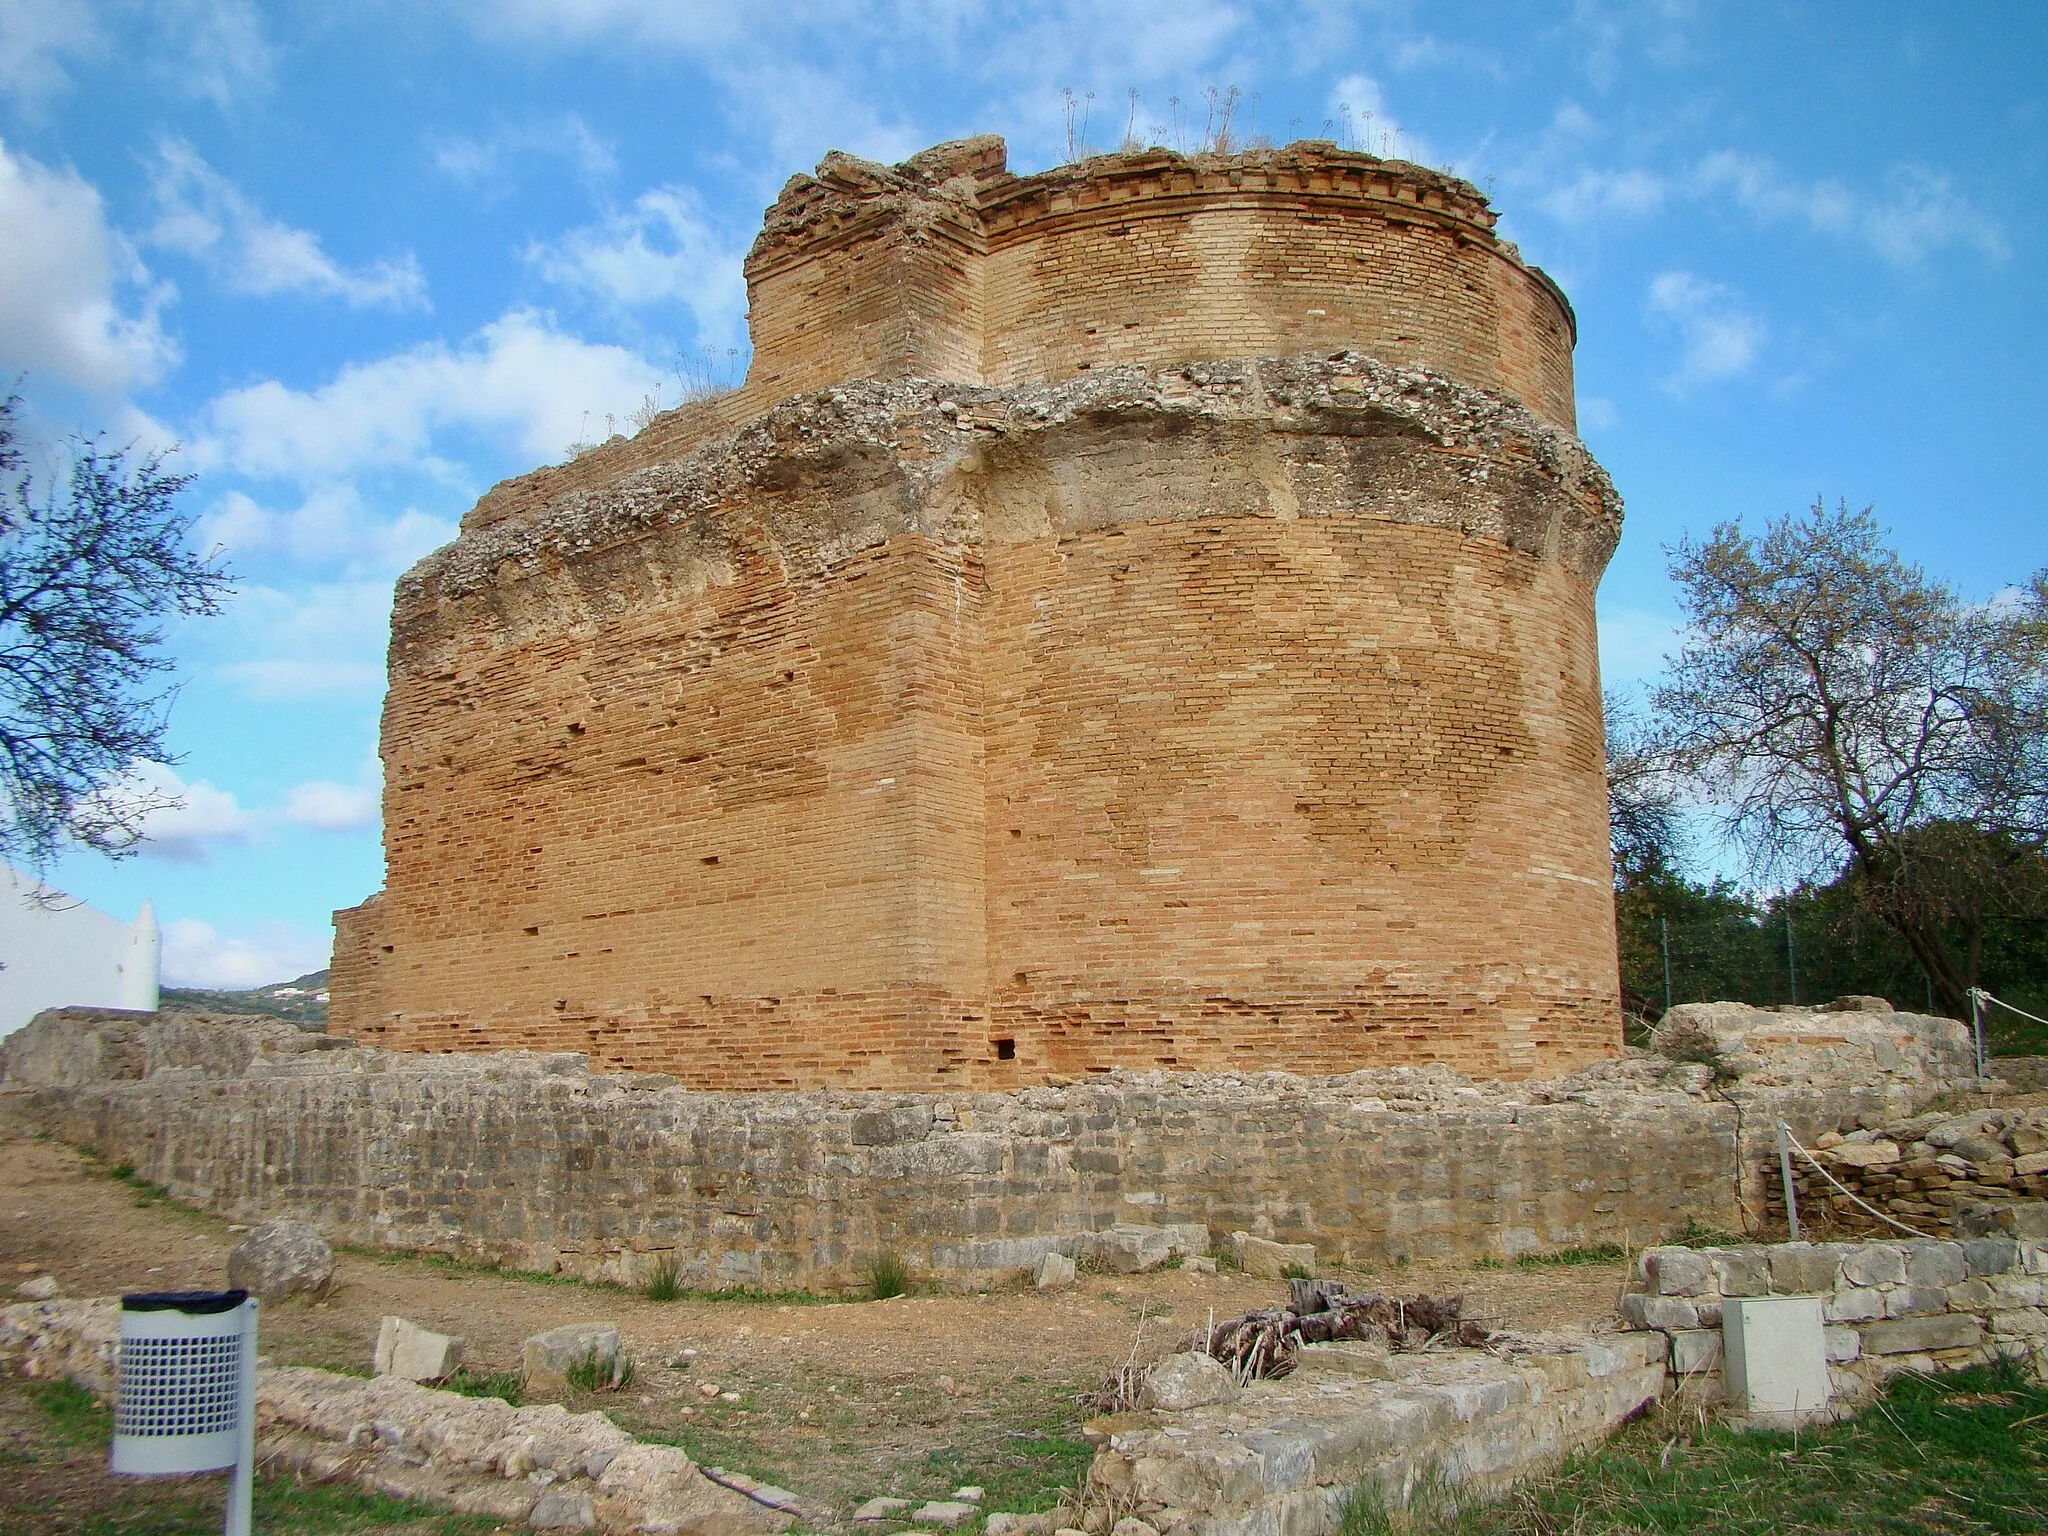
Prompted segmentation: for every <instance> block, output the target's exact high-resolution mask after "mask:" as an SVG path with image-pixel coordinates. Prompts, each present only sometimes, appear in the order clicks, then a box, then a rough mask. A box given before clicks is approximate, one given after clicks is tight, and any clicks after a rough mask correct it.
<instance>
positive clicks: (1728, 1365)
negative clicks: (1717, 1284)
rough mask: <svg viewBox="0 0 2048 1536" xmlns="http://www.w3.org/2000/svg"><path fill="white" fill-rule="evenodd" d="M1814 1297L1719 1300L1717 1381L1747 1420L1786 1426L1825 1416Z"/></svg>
mask: <svg viewBox="0 0 2048 1536" xmlns="http://www.w3.org/2000/svg"><path fill="white" fill-rule="evenodd" d="M1820 1308H1821V1298H1820V1297H1818V1296H1743V1297H1735V1296H1731V1297H1729V1298H1728V1299H1727V1300H1726V1301H1724V1302H1722V1303H1721V1343H1722V1351H1721V1360H1722V1365H1721V1371H1722V1375H1721V1381H1722V1385H1723V1386H1724V1387H1725V1388H1726V1389H1727V1393H1728V1401H1729V1402H1730V1404H1732V1405H1733V1406H1735V1407H1736V1408H1739V1409H1741V1410H1742V1411H1743V1412H1744V1413H1746V1414H1748V1415H1749V1417H1750V1419H1751V1420H1752V1421H1753V1422H1754V1423H1756V1424H1758V1425H1760V1426H1767V1427H1770V1428H1783V1429H1790V1428H1792V1427H1793V1426H1795V1425H1798V1424H1804V1423H1806V1422H1808V1421H1809V1420H1812V1419H1816V1418H1822V1417H1825V1416H1826V1413H1827V1406H1828V1392H1829V1385H1828V1351H1827V1337H1826V1334H1825V1332H1824V1331H1823V1325H1822V1320H1821V1310H1820Z"/></svg>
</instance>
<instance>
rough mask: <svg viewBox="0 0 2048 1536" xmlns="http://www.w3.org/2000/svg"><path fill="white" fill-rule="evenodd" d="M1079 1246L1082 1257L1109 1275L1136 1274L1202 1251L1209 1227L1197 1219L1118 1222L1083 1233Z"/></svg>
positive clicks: (1207, 1244)
mask: <svg viewBox="0 0 2048 1536" xmlns="http://www.w3.org/2000/svg"><path fill="white" fill-rule="evenodd" d="M1079 1246H1080V1249H1081V1256H1082V1257H1085V1258H1089V1259H1093V1260H1094V1261H1095V1262H1096V1263H1098V1264H1100V1265H1101V1266H1102V1267H1103V1268H1104V1269H1106V1270H1108V1271H1109V1272H1110V1273H1111V1274H1113V1275H1140V1274H1144V1273H1145V1272H1146V1271H1147V1270H1154V1269H1157V1268H1159V1266H1160V1265H1162V1264H1164V1263H1165V1262H1166V1261H1167V1260H1168V1259H1173V1258H1186V1257H1187V1256H1188V1255H1189V1254H1193V1253H1204V1252H1206V1251H1207V1250H1208V1247H1209V1229H1208V1228H1207V1227H1205V1226H1203V1225H1201V1224H1200V1223H1198V1222H1197V1223H1174V1224H1171V1225H1167V1226H1159V1227H1136V1226H1125V1225H1118V1226H1114V1227H1111V1228H1109V1229H1108V1230H1107V1231H1103V1232H1091V1233H1089V1234H1087V1235H1086V1236H1085V1237H1083V1238H1082V1239H1081V1242H1080V1245H1079Z"/></svg>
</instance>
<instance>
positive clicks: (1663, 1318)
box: [1621, 1291, 1725, 1328]
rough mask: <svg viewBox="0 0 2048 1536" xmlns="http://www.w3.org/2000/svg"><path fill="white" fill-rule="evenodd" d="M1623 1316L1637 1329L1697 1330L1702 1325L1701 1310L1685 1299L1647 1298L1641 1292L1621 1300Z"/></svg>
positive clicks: (1676, 1297) (1633, 1292)
mask: <svg viewBox="0 0 2048 1536" xmlns="http://www.w3.org/2000/svg"><path fill="white" fill-rule="evenodd" d="M1724 1305H1725V1303H1724ZM1621 1315H1622V1316H1623V1317H1625V1318H1627V1319H1628V1321H1629V1322H1630V1323H1631V1324H1633V1325H1634V1326H1635V1327H1637V1328H1697V1327H1699V1325H1700V1309H1699V1308H1698V1307H1696V1306H1694V1305H1693V1304H1692V1303H1691V1302H1689V1301H1687V1300H1685V1299H1684V1298H1683V1297H1680V1296H1646V1295H1644V1294H1643V1293H1642V1292H1641V1291H1631V1292H1630V1293H1629V1294H1628V1295H1626V1296H1624V1297H1622V1298H1621Z"/></svg>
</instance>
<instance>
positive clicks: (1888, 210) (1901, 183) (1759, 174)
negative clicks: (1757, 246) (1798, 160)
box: [1693, 150, 2012, 266]
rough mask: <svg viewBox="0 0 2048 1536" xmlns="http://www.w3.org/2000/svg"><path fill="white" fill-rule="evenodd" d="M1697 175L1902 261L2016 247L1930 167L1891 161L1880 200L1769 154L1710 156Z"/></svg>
mask: <svg viewBox="0 0 2048 1536" xmlns="http://www.w3.org/2000/svg"><path fill="white" fill-rule="evenodd" d="M1693 179H1694V182H1695V184H1696V185H1697V187H1698V188H1699V189H1700V190H1701V191H1702V192H1704V193H1708V194H1715V193H1719V194H1725V195H1727V196H1728V197H1730V198H1732V199H1733V200H1734V201H1735V203H1736V205H1737V206H1738V207H1740V208H1742V209H1744V210H1745V211H1746V212H1749V213H1751V214H1754V215H1756V216H1757V217H1758V218H1761V219H1765V220H1770V221H1784V222H1793V223H1803V224H1805V225H1806V226H1807V227H1808V228H1810V229H1812V230H1814V231H1815V232H1816V233H1819V234H1827V235H1835V236H1839V237H1842V238H1846V239H1853V240H1859V241H1861V242H1862V243H1863V244H1865V245H1867V246H1869V247H1870V248H1871V249H1872V250H1873V251H1875V252H1876V253H1877V254H1878V255H1879V256H1881V257H1883V258H1884V259H1885V260H1886V261H1889V262H1892V263H1894V264H1896V265H1899V266H1911V265H1913V264H1914V263H1916V262H1919V261H1921V260H1923V259H1924V258H1925V257H1927V256H1928V255H1930V254H1931V253H1933V252H1935V251H1938V250H1942V249H1945V248H1947V247H1949V246H1963V247H1967V248H1971V249H1974V250H1976V251H1977V252H1978V253H1979V254H1981V255H1984V256H1987V257H1989V258H1991V259H1992V260H1994V261H2002V260H2004V259H2005V258H2006V257H2007V256H2009V255H2011V254H2012V247H2011V246H2010V245H2009V244H2008V242H2007V241H2006V238H2005V232H2004V230H2003V229H2002V228H2000V226H1999V224H1998V222H1997V221H1996V220H1994V219H1991V218H1988V217H1986V216H1985V215H1984V214H1981V213H1979V212H1978V211H1977V210H1976V209H1975V208H1973V207H1972V206H1971V205H1970V202H1969V200H1968V199H1967V198H1965V197H1964V196H1963V195H1962V194H1961V193H1959V192H1957V191H1956V190H1955V187H1954V184H1953V183H1952V182H1951V181H1950V180H1949V178H1948V177H1946V176H1943V175H1940V174H1939V173H1937V172H1935V171H1932V170H1929V169H1928V168H1927V167H1925V166H1918V165H1897V166H1894V167H1892V169H1891V172H1890V174H1889V176H1888V178H1887V180H1888V195H1887V196H1885V197H1883V198H1878V199H1873V198H1870V197H1866V196H1862V195H1859V194H1857V193H1855V192H1853V191H1851V190H1850V189H1849V188H1848V187H1845V186H1844V185H1843V184H1842V183H1841V182H1839V181H1835V180H1832V179H1823V180H1820V181H1812V182H1808V181H1802V180H1800V179H1798V178H1797V177H1794V176H1792V175H1789V174H1788V173H1787V172H1785V171H1784V170H1783V169H1782V168H1781V167H1780V166H1778V164H1777V163H1776V162H1775V161H1773V160H1771V159H1769V158H1768V157H1767V156H1763V155H1746V154H1741V153H1738V152H1736V151H1734V150H1720V151H1717V152H1716V153H1714V154H1711V155H1708V156H1707V157H1706V158H1705V159H1704V160H1702V161H1701V162H1700V164H1699V166H1698V168H1697V170H1696V171H1695V173H1694V177H1693Z"/></svg>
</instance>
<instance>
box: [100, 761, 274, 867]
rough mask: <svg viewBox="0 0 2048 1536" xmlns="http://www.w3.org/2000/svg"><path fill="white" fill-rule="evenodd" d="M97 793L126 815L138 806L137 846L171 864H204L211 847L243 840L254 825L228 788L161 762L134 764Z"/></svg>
mask: <svg viewBox="0 0 2048 1536" xmlns="http://www.w3.org/2000/svg"><path fill="white" fill-rule="evenodd" d="M99 798H100V799H101V800H103V801H105V802H106V803H107V805H108V806H109V807H110V808H112V809H115V810H119V811H121V812H122V813H124V814H126V815H134V814H135V813H136V812H137V811H139V812H140V815H139V817H137V819H136V822H135V825H136V827H137V829H138V835H137V838H136V851H137V852H139V853H140V854H142V855H143V857H145V858H152V859H162V860H164V861H165V862H166V863H170V864H204V863H206V862H207V860H208V858H209V857H210V856H211V855H212V852H213V850H214V849H215V848H216V847H219V846H221V845H223V844H233V843H246V842H247V841H249V839H250V838H251V837H252V836H254V835H255V833H256V830H257V822H256V818H254V817H253V816H251V815H250V814H249V813H248V812H247V811H245V810H244V809H243V808H242V806H241V804H240V803H239V802H238V801H237V800H236V799H235V796H234V795H233V794H232V793H231V792H229V791H227V790H223V789H216V788H215V787H214V786H213V785H212V784H209V783H208V782H207V781H206V780H204V779H197V780H193V781H191V782H189V783H188V782H187V781H186V780H185V779H183V778H181V777H180V776H179V774H178V772H177V770H175V769H173V768H169V767H167V766H165V765H164V764H162V763H148V762H138V763H136V764H135V765H134V766H133V767H132V768H131V769H130V770H129V771H128V773H127V774H126V776H124V777H123V778H120V779H117V780H115V781H114V782H113V783H111V784H108V785H107V786H106V787H105V788H104V789H102V790H101V791H99Z"/></svg>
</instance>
